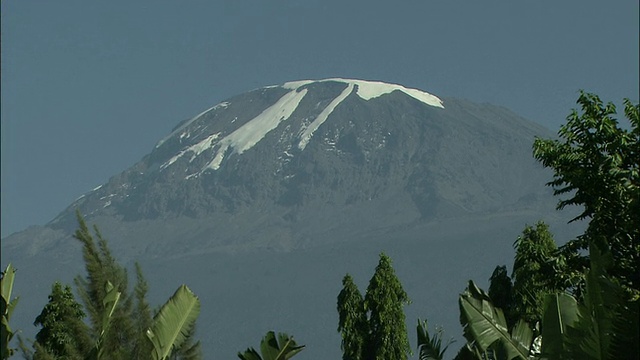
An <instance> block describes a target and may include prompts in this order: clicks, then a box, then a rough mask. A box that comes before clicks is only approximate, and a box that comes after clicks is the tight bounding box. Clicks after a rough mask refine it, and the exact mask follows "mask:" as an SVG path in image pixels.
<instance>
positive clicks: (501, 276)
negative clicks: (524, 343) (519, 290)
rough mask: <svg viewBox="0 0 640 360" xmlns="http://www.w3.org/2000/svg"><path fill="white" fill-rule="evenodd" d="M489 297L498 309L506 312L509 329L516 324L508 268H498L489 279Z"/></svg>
mask: <svg viewBox="0 0 640 360" xmlns="http://www.w3.org/2000/svg"><path fill="white" fill-rule="evenodd" d="M489 297H490V298H491V301H492V302H493V304H494V305H495V306H496V307H499V308H500V309H502V311H503V312H504V316H505V319H506V320H507V325H508V328H509V329H511V328H512V327H513V325H514V324H515V320H516V319H515V317H516V314H514V310H513V284H512V282H511V278H510V277H509V274H508V272H507V267H506V266H504V265H503V266H496V268H495V269H494V270H493V273H492V274H491V277H490V278H489Z"/></svg>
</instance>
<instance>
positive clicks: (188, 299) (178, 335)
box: [147, 285, 200, 360]
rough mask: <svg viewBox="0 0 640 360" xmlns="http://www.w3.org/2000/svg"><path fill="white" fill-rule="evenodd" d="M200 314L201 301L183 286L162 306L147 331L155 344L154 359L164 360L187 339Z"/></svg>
mask: <svg viewBox="0 0 640 360" xmlns="http://www.w3.org/2000/svg"><path fill="white" fill-rule="evenodd" d="M199 314H200V300H199V299H198V297H197V296H196V295H195V294H194V293H193V292H191V290H189V288H188V287H186V286H185V285H182V286H180V287H179V288H178V290H176V292H175V293H174V294H173V296H171V298H169V300H168V301H167V302H166V303H165V304H164V305H163V306H162V308H161V309H160V311H159V312H158V313H157V314H156V316H155V317H154V319H153V324H152V325H151V327H150V328H149V329H148V330H147V337H148V338H149V340H151V343H153V347H154V349H153V351H152V358H153V359H154V360H164V359H166V358H168V357H169V355H170V354H171V351H172V350H173V349H174V348H178V347H180V345H181V344H182V343H183V342H184V341H185V340H186V339H187V337H188V336H189V334H190V332H191V330H192V328H193V327H194V326H195V323H196V319H197V318H198V315H199Z"/></svg>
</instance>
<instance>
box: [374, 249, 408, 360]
mask: <svg viewBox="0 0 640 360" xmlns="http://www.w3.org/2000/svg"><path fill="white" fill-rule="evenodd" d="M364 303H365V307H366V309H367V311H369V327H370V329H371V333H370V336H369V339H368V345H367V348H368V349H369V351H371V357H370V358H372V359H375V360H406V359H407V357H408V355H409V354H410V353H411V348H410V345H409V339H408V337H407V325H406V323H405V315H404V310H403V306H404V305H406V304H409V303H410V301H409V297H408V296H407V293H406V292H405V291H404V289H403V288H402V284H401V283H400V280H398V277H397V276H396V274H395V272H394V270H393V268H392V267H391V259H390V258H389V257H388V256H387V255H385V254H384V253H382V254H380V261H379V263H378V266H377V267H376V271H375V273H374V275H373V277H372V278H371V281H370V282H369V287H368V288H367V293H366V295H365V298H364Z"/></svg>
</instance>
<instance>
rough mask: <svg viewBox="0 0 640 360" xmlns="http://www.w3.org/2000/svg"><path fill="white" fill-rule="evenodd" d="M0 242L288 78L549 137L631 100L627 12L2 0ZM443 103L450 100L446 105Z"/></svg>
mask: <svg viewBox="0 0 640 360" xmlns="http://www.w3.org/2000/svg"><path fill="white" fill-rule="evenodd" d="M1 6H2V13H1V17H2V69H1V70H2V84H1V85H2V113H1V115H2V137H1V139H2V236H6V235H8V234H10V233H12V232H15V231H19V230H22V229H24V228H25V227H27V226H29V225H34V224H44V223H46V222H48V221H49V220H51V219H52V218H53V217H54V216H55V215H56V214H57V213H58V212H59V211H61V210H63V209H64V208H65V207H66V206H67V205H69V204H70V203H71V202H72V201H73V200H74V199H75V198H77V197H78V196H80V195H82V194H83V193H85V192H87V191H89V190H91V189H92V188H94V187H96V186H97V185H100V184H103V183H105V182H106V181H107V180H108V178H109V177H110V176H112V175H115V174H117V173H119V172H121V171H123V170H124V169H126V168H127V167H129V166H131V165H133V164H134V163H135V162H136V161H138V160H139V159H140V158H142V156H143V155H145V154H147V153H148V152H150V151H151V149H152V148H153V146H154V144H155V143H156V142H157V141H158V140H160V139H161V138H162V137H164V136H165V135H167V134H168V133H169V132H170V131H171V129H172V128H173V127H174V126H175V125H176V124H177V123H178V122H179V121H181V120H183V119H185V118H189V117H191V116H193V115H195V114H197V113H199V112H201V111H202V110H204V109H207V108H209V107H211V106H212V105H214V104H216V103H218V102H220V101H222V100H224V99H226V98H228V97H231V96H233V95H236V94H239V93H242V92H245V91H248V90H252V89H254V88H257V87H261V86H265V85H272V84H279V83H283V82H285V81H289V80H297V79H316V78H327V77H347V78H360V79H368V80H382V81H387V82H393V83H399V84H403V85H405V86H408V87H415V88H419V89H423V90H426V91H429V92H431V93H433V94H435V95H438V96H453V97H462V98H467V99H470V100H473V101H478V102H490V103H494V104H498V105H502V106H505V107H507V108H510V109H511V110H513V111H515V112H517V113H519V114H521V115H523V116H524V117H526V118H529V119H531V120H534V121H537V122H540V123H542V124H544V125H546V126H548V127H549V128H551V129H552V130H554V131H555V130H557V128H558V126H559V125H560V124H561V123H562V122H563V121H564V118H565V117H566V115H567V114H568V113H569V111H570V109H571V108H572V107H574V102H575V99H576V98H577V90H578V89H585V90H588V91H592V92H596V93H598V94H600V95H601V97H602V98H604V99H605V100H613V101H616V102H619V101H620V100H621V99H622V98H623V97H630V98H631V99H633V100H634V101H637V100H638V80H639V75H638V66H639V65H638V42H639V40H638V32H639V26H638V17H639V15H638V11H639V10H638V1H637V0H624V1H622V0H616V1H606V2H604V1H586V0H580V1H574V0H570V1H569V0H563V1H541V0H537V1H525V0H522V1H490V0H486V1H451V0H448V1H444V0H443V1H429V0H422V1H411V0H403V1H349V0H340V1H334V0H318V1H314V0H297V1H296V0H273V1H269V0H259V1H258V0H234V1H175V0H174V1H158V0H155V1H130V0H128V1H119V0H118V1H115V0H111V1H86V0H82V1H80V0H79V1H64V0H58V1H50V0H43V1H35V0H34V1H30V0H4V1H2V5H1ZM445 106H446V104H445Z"/></svg>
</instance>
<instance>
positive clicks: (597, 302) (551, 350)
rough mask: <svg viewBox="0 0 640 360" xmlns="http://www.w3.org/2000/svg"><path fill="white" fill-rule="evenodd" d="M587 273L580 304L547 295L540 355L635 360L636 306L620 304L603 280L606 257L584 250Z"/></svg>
mask: <svg viewBox="0 0 640 360" xmlns="http://www.w3.org/2000/svg"><path fill="white" fill-rule="evenodd" d="M589 253H590V260H591V269H590V270H589V273H588V274H587V277H586V292H585V296H584V303H579V302H577V301H576V300H575V299H574V298H573V297H571V296H569V295H566V294H556V295H548V296H547V298H546V299H545V313H544V319H543V324H542V325H543V327H542V329H543V339H544V341H543V343H542V344H543V347H542V352H543V356H545V357H548V358H551V359H594V360H600V359H637V358H640V348H639V346H640V345H639V342H638V340H639V339H640V330H639V329H640V323H639V322H640V320H639V319H640V306H639V301H638V300H637V299H636V300H633V301H630V300H628V299H626V297H625V295H624V290H623V288H622V286H621V285H619V284H616V283H615V282H613V281H611V280H610V279H609V276H607V274H606V269H607V268H609V267H610V266H611V263H612V257H611V254H610V253H609V252H608V250H607V249H605V252H602V249H600V248H599V247H598V246H597V245H595V244H590V247H589Z"/></svg>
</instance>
